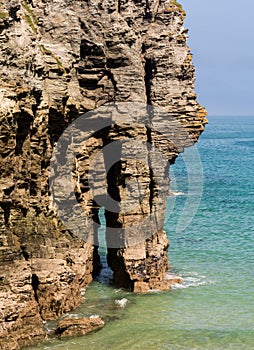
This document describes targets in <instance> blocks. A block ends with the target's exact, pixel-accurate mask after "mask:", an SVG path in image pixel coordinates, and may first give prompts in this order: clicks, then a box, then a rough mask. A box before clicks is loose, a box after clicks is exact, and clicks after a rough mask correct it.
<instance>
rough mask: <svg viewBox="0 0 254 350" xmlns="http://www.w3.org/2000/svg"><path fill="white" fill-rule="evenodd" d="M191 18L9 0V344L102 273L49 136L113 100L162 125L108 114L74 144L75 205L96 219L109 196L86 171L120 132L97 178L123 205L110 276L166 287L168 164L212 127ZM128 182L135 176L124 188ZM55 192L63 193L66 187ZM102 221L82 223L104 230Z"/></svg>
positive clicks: (3, 25)
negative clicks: (66, 215) (76, 219)
mask: <svg viewBox="0 0 254 350" xmlns="http://www.w3.org/2000/svg"><path fill="white" fill-rule="evenodd" d="M184 16H185V13H184V11H183V10H182V8H181V6H180V5H179V4H178V3H177V2H176V1H158V0H154V1H153V0H146V1H145V0H144V1H143V0H141V1H134V0H127V1H125V0H119V1H114V0H106V1H105V0H103V1H102V0H101V1H100V0H95V1H74V0H68V1H67V0H51V1H44V0H29V1H28V0H27V1H19V0H11V1H9V0H8V1H7V0H2V1H1V2H0V50H1V53H0V59H1V64H0V82H1V84H0V118H1V123H0V127H1V134H0V168H1V183H0V221H1V226H0V286H1V290H0V348H1V349H8V350H10V349H19V348H20V347H22V346H25V345H28V344H32V343H34V342H37V341H40V340H41V339H43V338H44V337H45V333H44V330H43V322H42V321H43V320H49V319H55V318H58V317H60V316H61V315H62V314H64V313H66V312H68V311H70V310H72V309H73V308H75V307H76V306H77V305H79V303H80V302H81V294H80V291H81V289H82V288H83V287H84V286H86V285H87V284H89V283H90V282H91V281H92V275H93V272H94V274H95V273H96V272H97V270H98V267H99V257H98V254H97V249H96V248H94V246H93V244H91V242H89V243H88V242H87V240H85V239H83V238H82V234H81V235H76V234H75V233H73V231H72V230H71V229H70V227H68V225H66V222H65V221H64V220H61V219H60V218H59V215H58V214H59V213H58V212H57V210H56V207H55V205H54V203H53V201H52V196H51V195H52V193H50V192H49V175H50V159H51V156H52V151H53V147H54V146H55V145H56V143H57V141H58V139H59V137H60V136H61V135H62V134H63V132H64V130H66V128H67V126H68V125H69V124H70V123H71V122H73V121H74V120H75V119H77V118H78V117H80V116H81V115H82V114H84V113H86V112H88V111H91V110H95V109H96V108H101V107H102V106H104V105H106V104H107V103H115V104H118V103H120V104H121V103H124V104H125V103H127V104H128V103H133V108H134V107H135V104H134V103H136V104H141V105H142V106H144V105H146V104H149V105H151V106H153V107H154V108H155V109H149V108H148V110H147V111H146V112H145V114H146V113H147V114H146V115H145V118H147V120H148V121H149V123H148V124H149V125H153V128H150V127H149V125H148V124H147V123H144V115H143V113H141V114H140V115H139V113H137V118H136V121H135V124H133V123H129V122H128V121H127V123H126V120H121V118H119V116H118V117H117V118H114V115H113V116H112V115H111V119H112V121H111V125H110V126H108V127H107V128H106V129H105V130H103V131H99V132H97V133H95V134H94V135H93V137H91V138H89V140H87V141H86V142H85V143H84V144H83V145H81V148H80V150H79V152H78V157H77V162H76V165H75V166H74V168H75V169H74V170H73V174H74V176H73V178H74V182H76V184H74V192H75V196H76V198H77V203H74V204H73V205H80V206H81V207H82V210H83V211H84V212H85V213H86V216H87V218H89V219H90V221H92V222H95V223H98V220H99V218H98V210H99V207H100V203H98V202H96V197H94V193H93V191H92V190H90V188H89V186H88V185H87V178H86V176H87V172H88V170H89V166H90V163H91V159H92V157H93V155H94V154H96V152H98V151H99V150H103V149H104V148H105V147H106V146H107V145H109V144H111V143H112V142H115V141H119V148H118V155H117V156H118V162H117V163H116V164H115V165H114V166H113V167H109V159H108V157H107V154H105V153H104V158H103V159H102V162H101V164H100V166H99V169H97V172H98V173H100V169H101V176H98V178H97V179H95V180H94V184H93V187H94V188H96V186H97V188H106V189H107V192H108V193H109V194H110V195H111V197H112V198H113V199H114V200H115V201H116V202H117V206H118V210H117V212H112V211H110V210H106V211H105V220H106V223H107V226H108V229H107V231H106V240H107V242H108V263H109V266H110V267H111V269H112V270H113V275H114V281H115V283H117V284H118V285H120V286H123V287H126V288H129V289H131V290H133V291H136V292H147V291H149V290H150V289H158V290H168V289H169V288H170V284H171V283H172V281H173V280H172V278H171V279H167V277H166V271H167V270H168V268H169V266H168V258H167V249H168V245H169V243H168V239H167V237H166V234H165V232H164V231H163V222H164V212H165V201H166V195H167V193H168V187H169V184H168V178H167V176H168V169H169V164H170V162H173V161H174V159H175V157H176V156H177V154H178V153H179V152H180V151H182V150H183V148H184V147H186V146H189V145H191V144H193V143H194V142H196V141H197V139H198V137H199V135H200V133H201V132H202V131H203V129H204V125H205V124H206V119H205V115H206V111H205V110H204V109H203V108H202V107H201V106H200V105H199V104H198V103H197V101H196V95H195V92H194V68H193V64H192V56H191V53H190V51H189V48H188V46H187V45H186V38H187V35H186V34H187V31H186V30H185V29H184V28H183V20H184ZM128 106H129V104H128ZM157 109H159V110H160V111H161V112H157V111H158V110H157ZM103 117H104V115H102V118H103ZM107 117H108V116H107ZM128 120H129V119H128ZM172 121H174V122H173V124H170V123H172ZM168 125H174V127H173V131H172V130H171V132H172V134H170V133H165V134H163V130H168ZM158 131H159V132H158ZM173 134H174V137H173V138H172V135H173ZM186 134H187V137H186ZM126 138H127V139H130V138H131V139H132V140H139V141H140V142H143V143H144V144H146V145H148V147H146V149H144V148H143V149H142V150H141V151H140V150H139V149H138V148H137V149H136V151H135V147H129V146H128V147H127V146H125V145H124V144H123V143H121V142H120V141H122V140H124V139H126ZM149 145H153V146H155V147H156V148H157V149H158V150H159V152H160V153H161V154H162V155H163V157H164V158H165V159H166V161H165V162H164V163H163V162H158V161H157V160H158V159H156V157H153V156H152V155H151V152H150V151H151V149H149V147H150V146H149ZM105 169H106V171H107V174H106V175H104V173H105ZM158 178H159V180H158ZM129 183H134V185H135V186H134V187H133V188H134V189H133V190H131V193H132V196H129V197H128V195H129V192H130V190H129V192H128V191H127V190H128V186H129V185H128V184H129ZM96 184H97V185H96ZM64 186H65V185H64V184H63V187H64ZM57 195H58V197H59V198H60V200H61V196H64V191H63V192H61V191H58V193H57ZM126 198H127V199H128V198H129V199H128V201H129V207H128V208H129V209H128V210H126V208H125V206H124V205H125V204H126ZM132 200H133V203H132V202H131V201H132ZM132 204H133V205H132ZM149 215H152V216H153V217H154V218H155V219H154V221H153V222H156V225H153V226H151V227H152V230H151V227H150V228H148V231H149V230H150V231H149V232H150V233H149V234H148V235H145V239H139V240H138V241H137V242H136V244H134V243H133V242H134V241H133V242H132V244H128V242H129V239H130V236H132V235H134V236H135V237H138V235H139V234H143V233H144V232H132V231H131V229H129V228H130V227H132V225H133V223H140V222H142V221H143V220H145V218H146V217H148V216H149ZM88 221H89V220H88ZM97 226H98V225H90V226H87V227H84V230H85V231H86V230H87V231H89V234H90V235H92V236H94V237H95V239H96V230H97ZM141 227H142V231H144V230H145V229H146V227H143V226H141ZM111 228H114V229H116V230H113V232H114V235H115V236H112V229H111ZM125 230H126V232H129V233H128V235H129V236H128V237H124V236H123V237H120V238H119V237H118V236H117V234H118V233H117V232H118V231H119V235H120V234H121V235H122V234H123V233H124V232H125ZM112 240H113V241H114V242H120V243H119V244H115V245H114V244H111V242H112ZM92 243H93V242H92ZM95 243H96V242H95Z"/></svg>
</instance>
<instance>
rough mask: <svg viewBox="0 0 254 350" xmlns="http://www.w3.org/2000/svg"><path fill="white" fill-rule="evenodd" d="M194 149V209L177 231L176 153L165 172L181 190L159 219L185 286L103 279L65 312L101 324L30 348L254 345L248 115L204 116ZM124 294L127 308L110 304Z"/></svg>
mask: <svg viewBox="0 0 254 350" xmlns="http://www.w3.org/2000/svg"><path fill="white" fill-rule="evenodd" d="M198 149H199V153H200V155H201V159H202V165H203V171H204V189H203V195H202V199H201V202H200V204H199V209H198V211H197V213H196V215H195V217H194V218H193V220H192V222H191V223H190V224H189V225H188V227H186V229H185V230H184V231H180V232H179V230H177V223H178V222H179V218H180V217H181V215H182V211H183V207H184V204H185V203H186V197H187V193H188V180H187V179H188V176H187V170H186V167H185V164H184V160H183V159H181V158H179V160H178V161H177V162H176V164H175V165H174V167H173V168H172V171H173V172H172V176H171V177H173V178H175V179H176V180H175V181H173V182H172V186H173V190H174V191H178V192H179V194H181V195H179V196H176V197H174V198H173V197H171V198H169V207H172V205H171V202H170V201H174V209H173V212H172V213H168V215H167V216H166V222H165V230H166V231H167V233H168V235H169V238H170V241H171V247H170V250H169V259H170V262H171V265H172V269H173V271H175V272H177V273H179V274H180V275H182V276H183V278H184V280H185V282H184V284H183V285H182V286H180V285H176V286H175V288H174V289H173V290H171V291H170V292H167V293H151V294H148V295H134V294H131V293H128V292H126V291H124V290H121V289H117V288H115V287H114V286H112V285H109V284H106V283H104V282H103V281H104V280H107V278H104V279H103V278H102V279H101V282H98V281H97V282H94V283H93V284H92V285H91V286H89V287H88V288H87V290H86V291H85V293H84V298H85V302H84V304H83V305H81V306H80V307H79V308H78V310H75V312H72V313H71V315H73V316H74V315H76V316H79V317H82V316H91V315H94V314H99V315H100V316H101V317H103V318H104V319H105V321H106V326H105V327H104V328H103V329H101V330H100V331H97V332H94V333H91V334H89V335H87V336H84V337H80V338H70V339H68V340H62V341H60V340H56V339H51V340H49V341H46V342H44V343H43V344H41V345H40V346H37V347H36V346H34V347H30V348H29V349H30V350H32V349H33V350H35V349H41V350H42V349H43V350H46V349H68V350H81V349H88V350H93V349H105V350H106V349H112V350H116V349H117V350H124V349H126V350H127V349H128V350H129V349H133V350H136V349H144V350H157V349H158V350H162V349H168V350H178V349H179V350H184V349H186V350H194V349H202V350H206V349H207V350H222V349H223V350H224V349H225V350H227V349H236V350H245V349H246V350H247V349H248V350H253V349H254V282H253V272H254V254H253V250H254V249H253V248H254V215H253V214H254V213H253V211H254V210H253V208H254V173H253V171H254V167H253V165H254V164H253V163H254V118H247V117H245V118H240V117H239V118H229V117H227V118H225V117H224V118H218V117H216V118H212V117H210V124H209V125H208V126H207V129H206V132H205V133H204V134H203V135H202V137H201V139H200V142H199V144H198ZM189 152H191V149H190V150H189ZM197 185H198V184H197ZM194 192H195V188H194ZM193 195H195V194H193ZM189 196H192V193H189ZM104 273H107V270H105V271H104ZM106 277H107V276H106ZM122 298H126V299H128V302H127V305H126V306H125V308H119V307H118V306H117V305H116V304H115V300H119V299H122ZM47 327H48V328H50V327H52V325H50V324H48V325H47Z"/></svg>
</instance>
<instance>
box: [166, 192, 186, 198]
mask: <svg viewBox="0 0 254 350" xmlns="http://www.w3.org/2000/svg"><path fill="white" fill-rule="evenodd" d="M184 194H185V193H184V192H181V191H170V192H169V195H170V196H174V197H177V196H184Z"/></svg>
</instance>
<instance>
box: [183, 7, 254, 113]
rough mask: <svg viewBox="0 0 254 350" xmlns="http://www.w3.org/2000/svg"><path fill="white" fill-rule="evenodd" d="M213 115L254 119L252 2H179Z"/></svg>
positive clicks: (202, 96) (202, 94) (199, 83)
mask: <svg viewBox="0 0 254 350" xmlns="http://www.w3.org/2000/svg"><path fill="white" fill-rule="evenodd" d="M179 2H180V3H181V4H182V5H183V8H184V9H185V10H186V12H187V17H186V20H185V27H186V28H189V40H188V44H189V46H190V49H191V52H192V53H193V55H194V56H193V61H194V64H195V67H196V77H197V79H196V92H197V94H198V100H199V102H200V103H201V104H202V105H204V106H205V107H206V108H207V110H208V112H209V115H211V116H212V115H238V116H242V115H254V24H253V23H254V1H253V0H241V1H236V0H231V1H230V0H179Z"/></svg>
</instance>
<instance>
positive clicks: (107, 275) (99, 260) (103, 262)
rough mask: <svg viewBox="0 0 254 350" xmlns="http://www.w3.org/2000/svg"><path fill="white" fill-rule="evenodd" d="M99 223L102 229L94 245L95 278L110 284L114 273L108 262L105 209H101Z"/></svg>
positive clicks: (99, 210) (98, 213) (98, 231)
mask: <svg viewBox="0 0 254 350" xmlns="http://www.w3.org/2000/svg"><path fill="white" fill-rule="evenodd" d="M97 222H98V223H99V224H100V227H99V228H98V230H97V233H95V234H96V239H95V242H96V245H94V261H93V263H94V272H93V277H94V280H95V281H99V282H103V283H110V281H111V280H112V279H113V271H112V270H111V268H110V267H109V265H108V262H107V254H108V249H107V242H106V217H105V208H104V207H100V208H99V209H98V212H97Z"/></svg>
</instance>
